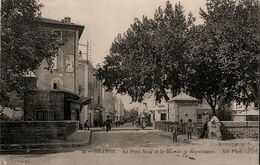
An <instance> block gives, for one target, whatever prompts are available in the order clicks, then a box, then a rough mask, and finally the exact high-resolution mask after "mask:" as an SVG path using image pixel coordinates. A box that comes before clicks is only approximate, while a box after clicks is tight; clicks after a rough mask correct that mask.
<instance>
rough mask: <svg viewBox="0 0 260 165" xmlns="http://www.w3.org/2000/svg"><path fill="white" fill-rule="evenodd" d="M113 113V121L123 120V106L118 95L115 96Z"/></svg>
mask: <svg viewBox="0 0 260 165" xmlns="http://www.w3.org/2000/svg"><path fill="white" fill-rule="evenodd" d="M115 113H116V114H115V122H123V121H124V120H125V106H124V104H123V102H122V100H121V99H119V98H118V97H115Z"/></svg>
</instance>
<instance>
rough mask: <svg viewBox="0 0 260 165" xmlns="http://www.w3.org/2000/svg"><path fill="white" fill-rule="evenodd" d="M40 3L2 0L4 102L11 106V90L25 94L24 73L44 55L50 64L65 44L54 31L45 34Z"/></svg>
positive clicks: (2, 96) (0, 88)
mask: <svg viewBox="0 0 260 165" xmlns="http://www.w3.org/2000/svg"><path fill="white" fill-rule="evenodd" d="M41 7H42V4H40V3H39V1H38V0H2V13H1V14H2V17H1V18H2V41H1V46H2V50H1V70H2V79H1V81H0V85H1V87H0V90H1V91H0V92H1V93H0V104H1V105H4V106H10V104H9V99H8V98H9V96H8V92H11V91H16V92H17V93H18V94H20V96H22V94H23V91H24V89H25V88H26V82H25V81H24V80H23V79H21V77H22V76H24V74H25V72H27V71H34V70H35V69H37V68H38V67H39V65H40V64H41V62H42V61H43V60H44V59H46V60H47V62H48V64H49V67H50V66H51V64H52V58H53V57H54V56H55V55H56V54H57V52H58V49H59V47H60V46H61V45H62V44H63V41H62V40H61V39H60V38H58V37H57V36H55V35H49V36H44V35H42V33H41V31H40V27H41V21H40V16H41V11H40V9H41Z"/></svg>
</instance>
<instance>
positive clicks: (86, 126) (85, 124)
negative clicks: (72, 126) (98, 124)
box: [84, 120, 89, 130]
mask: <svg viewBox="0 0 260 165" xmlns="http://www.w3.org/2000/svg"><path fill="white" fill-rule="evenodd" d="M84 127H85V129H86V128H88V130H89V122H88V120H86V121H85V123H84Z"/></svg>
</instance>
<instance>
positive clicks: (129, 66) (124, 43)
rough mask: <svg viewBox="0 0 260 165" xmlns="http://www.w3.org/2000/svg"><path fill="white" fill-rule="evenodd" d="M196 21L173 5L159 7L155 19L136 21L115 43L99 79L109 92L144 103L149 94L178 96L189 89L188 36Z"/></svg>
mask: <svg viewBox="0 0 260 165" xmlns="http://www.w3.org/2000/svg"><path fill="white" fill-rule="evenodd" d="M193 21H194V18H193V17H192V15H191V14H189V16H188V17H187V18H186V17H185V15H184V10H183V7H182V6H181V5H180V4H175V6H174V7H173V6H172V4H171V3H170V2H167V3H166V8H165V9H164V10H162V9H161V7H159V8H158V9H157V10H156V12H155V14H154V18H153V19H148V18H147V17H146V16H143V18H142V20H139V19H137V18H136V19H135V21H134V23H133V24H131V26H130V28H129V29H128V30H127V32H126V33H124V34H123V35H121V34H120V35H119V36H118V37H117V38H116V39H115V41H114V42H113V43H112V46H111V50H110V55H108V56H107V57H106V58H105V62H104V65H103V66H102V67H99V69H98V77H99V79H102V80H104V81H103V84H104V85H105V86H107V87H108V90H113V89H114V88H115V89H116V90H117V92H118V93H121V94H128V95H130V96H131V97H132V100H133V101H139V102H141V101H142V100H143V97H144V94H145V93H148V92H150V93H153V94H154V95H155V96H156V99H157V100H160V99H162V98H164V99H165V100H168V99H169V96H168V95H167V92H166V91H167V90H170V91H172V93H173V95H176V94H177V93H178V91H179V90H180V88H181V87H184V86H185V81H183V79H184V76H183V75H184V73H185V71H186V70H185V65H184V64H185V59H184V58H183V55H184V52H185V51H186V47H187V45H186V43H187V38H186V34H187V32H188V29H189V27H191V25H192V23H193Z"/></svg>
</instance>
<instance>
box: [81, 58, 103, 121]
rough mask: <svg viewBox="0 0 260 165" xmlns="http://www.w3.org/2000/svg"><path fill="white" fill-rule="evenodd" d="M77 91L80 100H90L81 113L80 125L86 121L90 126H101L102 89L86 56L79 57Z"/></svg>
mask: <svg viewBox="0 0 260 165" xmlns="http://www.w3.org/2000/svg"><path fill="white" fill-rule="evenodd" d="M78 72H79V76H78V87H79V88H78V89H79V95H80V97H81V98H82V99H84V98H87V99H90V98H91V102H90V104H88V105H84V106H83V107H82V111H81V115H80V116H81V121H80V122H81V123H84V122H85V121H86V120H88V122H89V124H90V126H102V124H103V119H104V114H103V112H104V107H103V97H104V96H103V95H104V94H103V87H102V83H101V82H100V81H99V80H98V79H97V77H96V70H95V67H94V66H93V64H92V63H91V62H90V61H89V60H88V59H87V56H81V58H80V59H79V65H78Z"/></svg>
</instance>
